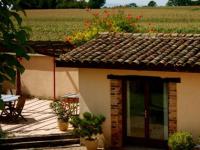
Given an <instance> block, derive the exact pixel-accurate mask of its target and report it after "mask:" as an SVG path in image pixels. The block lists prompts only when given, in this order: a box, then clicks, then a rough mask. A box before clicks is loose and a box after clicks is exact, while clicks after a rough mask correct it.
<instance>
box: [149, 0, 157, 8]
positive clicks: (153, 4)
mask: <svg viewBox="0 0 200 150" xmlns="http://www.w3.org/2000/svg"><path fill="white" fill-rule="evenodd" d="M148 6H149V7H156V6H157V4H156V2H155V1H150V2H149V3H148Z"/></svg>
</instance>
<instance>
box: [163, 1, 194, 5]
mask: <svg viewBox="0 0 200 150" xmlns="http://www.w3.org/2000/svg"><path fill="white" fill-rule="evenodd" d="M192 3H193V2H192V1H191V0H168V2H167V6H190V5H192Z"/></svg>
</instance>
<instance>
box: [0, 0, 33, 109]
mask: <svg viewBox="0 0 200 150" xmlns="http://www.w3.org/2000/svg"><path fill="white" fill-rule="evenodd" d="M18 4H19V0H18V1H16V0H1V1H0V19H1V22H0V45H1V46H3V47H4V49H6V50H9V51H10V52H11V53H13V54H15V55H11V54H8V53H5V52H0V94H1V88H2V83H3V81H4V80H8V81H10V82H13V83H14V81H15V76H16V71H17V70H18V71H19V72H20V73H23V71H24V67H23V66H22V65H21V64H20V62H19V60H18V58H25V59H27V60H28V59H29V56H28V55H27V53H26V51H25V49H26V48H27V47H28V45H27V40H28V39H29V34H28V32H27V31H28V28H27V27H24V26H22V18H21V16H20V15H19V13H18V12H20V11H22V12H24V11H23V10H22V9H20V7H19V6H18ZM11 8H12V10H11ZM1 106H2V102H1Z"/></svg>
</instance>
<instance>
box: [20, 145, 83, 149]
mask: <svg viewBox="0 0 200 150" xmlns="http://www.w3.org/2000/svg"><path fill="white" fill-rule="evenodd" d="M72 148H73V149H76V150H82V149H83V150H86V149H84V148H85V147H84V146H81V145H80V144H72V145H68V146H57V147H40V148H34V150H55V149H56V150H66V149H70V150H71V149H72ZM18 150H33V148H25V149H18Z"/></svg>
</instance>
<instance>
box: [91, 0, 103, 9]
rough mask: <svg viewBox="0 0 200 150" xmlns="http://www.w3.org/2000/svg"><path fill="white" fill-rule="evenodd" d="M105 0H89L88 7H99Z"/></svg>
mask: <svg viewBox="0 0 200 150" xmlns="http://www.w3.org/2000/svg"><path fill="white" fill-rule="evenodd" d="M105 2H106V0H89V2H88V7H89V8H94V9H97V8H101V7H102V6H103V5H104V4H105Z"/></svg>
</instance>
